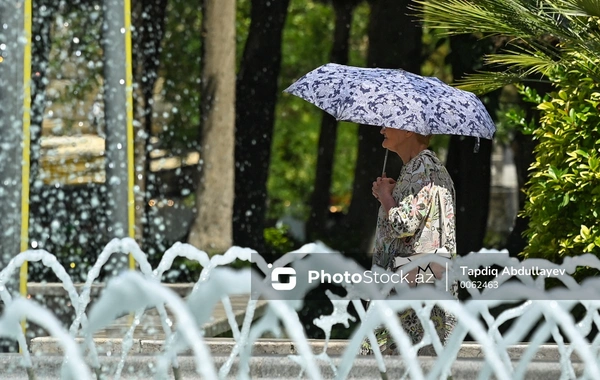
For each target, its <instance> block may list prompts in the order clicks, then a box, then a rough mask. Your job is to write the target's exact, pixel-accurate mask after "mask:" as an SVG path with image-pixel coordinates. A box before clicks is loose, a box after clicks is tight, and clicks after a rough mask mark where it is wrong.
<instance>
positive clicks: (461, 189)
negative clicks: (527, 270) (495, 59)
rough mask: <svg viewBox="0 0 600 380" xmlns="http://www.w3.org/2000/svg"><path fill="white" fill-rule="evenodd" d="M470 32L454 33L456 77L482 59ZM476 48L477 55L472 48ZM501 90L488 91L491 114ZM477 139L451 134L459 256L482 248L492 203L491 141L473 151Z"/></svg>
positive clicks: (450, 167) (448, 162)
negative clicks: (466, 33)
mask: <svg viewBox="0 0 600 380" xmlns="http://www.w3.org/2000/svg"><path fill="white" fill-rule="evenodd" d="M477 44H478V41H477V40H476V39H475V37H473V36H471V35H460V36H452V37H451V38H450V46H451V49H452V53H451V54H450V56H449V59H450V62H451V64H452V75H453V77H454V80H458V79H459V78H461V77H463V76H464V75H465V73H469V72H473V71H474V69H475V67H476V65H477V64H478V63H479V62H480V61H481V57H482V55H483V53H484V52H483V51H482V48H483V46H477ZM474 50H475V54H473V51H474ZM498 95H499V92H498V91H496V92H493V93H490V94H488V99H489V100H490V101H489V102H488V111H489V112H490V115H492V117H493V116H494V114H495V112H494V109H496V108H497V106H498ZM476 143H477V139H476V138H474V137H463V136H452V137H451V138H450V145H449V147H448V157H447V160H446V167H447V169H448V172H449V173H450V176H451V177H452V180H453V181H454V189H455V190H456V210H455V214H456V247H457V252H458V254H459V255H464V254H467V253H469V252H471V251H479V249H481V248H482V247H483V239H484V238H485V234H486V231H487V220H488V214H489V204H490V181H491V172H490V170H491V155H492V141H491V140H487V139H480V147H479V152H478V153H474V147H475V145H476Z"/></svg>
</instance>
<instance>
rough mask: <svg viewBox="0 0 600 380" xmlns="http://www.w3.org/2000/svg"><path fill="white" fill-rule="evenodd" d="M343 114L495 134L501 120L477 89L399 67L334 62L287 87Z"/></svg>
mask: <svg viewBox="0 0 600 380" xmlns="http://www.w3.org/2000/svg"><path fill="white" fill-rule="evenodd" d="M285 92H288V93H290V94H292V95H296V96H298V97H300V98H302V99H304V100H306V101H308V102H310V103H313V104H314V105H316V106H317V107H319V108H321V109H322V110H324V111H326V112H328V113H329V114H331V115H333V116H334V117H335V118H336V119H337V120H343V121H351V122H355V123H360V124H370V125H376V126H381V127H387V128H396V129H402V130H406V131H412V132H416V133H419V134H422V135H431V134H449V135H462V136H473V137H483V138H486V139H492V137H493V135H494V132H495V131H496V126H495V124H494V122H493V121H492V118H491V117H490V115H489V114H488V112H487V111H486V109H485V107H484V106H483V104H482V103H481V101H480V100H479V98H477V96H475V94H473V93H471V92H467V91H463V90H459V89H457V88H454V87H451V86H448V85H447V84H445V83H444V82H442V81H441V80H439V79H437V78H433V77H422V76H420V75H416V74H412V73H409V72H406V71H404V70H398V69H369V68H363V67H353V66H345V65H339V64H335V63H328V64H326V65H323V66H321V67H318V68H316V69H314V70H313V71H311V72H309V73H308V74H306V75H305V76H303V77H302V78H300V79H298V80H297V81H296V82H294V83H293V84H292V85H291V86H290V87H288V88H287V89H285Z"/></svg>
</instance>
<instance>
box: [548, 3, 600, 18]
mask: <svg viewBox="0 0 600 380" xmlns="http://www.w3.org/2000/svg"><path fill="white" fill-rule="evenodd" d="M546 3H547V4H548V5H549V6H551V7H552V8H554V9H556V11H557V12H558V13H560V14H563V15H566V16H570V17H590V16H592V17H600V2H599V1H598V0H553V1H546Z"/></svg>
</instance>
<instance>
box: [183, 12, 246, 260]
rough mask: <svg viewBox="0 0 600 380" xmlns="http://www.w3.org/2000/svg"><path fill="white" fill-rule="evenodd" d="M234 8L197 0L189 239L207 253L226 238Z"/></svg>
mask: <svg viewBox="0 0 600 380" xmlns="http://www.w3.org/2000/svg"><path fill="white" fill-rule="evenodd" d="M235 12H236V7H235V0H204V1H203V22H202V35H203V37H204V41H203V66H202V101H201V102H202V104H201V107H202V109H201V110H202V127H201V128H202V131H201V132H202V133H201V139H200V158H201V162H200V164H199V165H200V166H201V169H200V170H201V171H200V178H199V181H198V188H197V189H196V209H197V214H196V217H195V220H194V223H193V225H192V229H191V231H190V237H189V243H190V244H192V245H194V246H196V247H198V248H201V249H204V250H206V251H210V252H224V251H225V250H227V248H229V247H230V246H231V243H232V239H231V237H232V233H231V231H232V230H231V218H232V207H233V189H234V162H233V156H234V141H235V140H234V130H235V124H234V123H235V118H234V115H235V14H236V13H235Z"/></svg>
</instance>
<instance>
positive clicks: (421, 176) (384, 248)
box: [373, 149, 456, 270]
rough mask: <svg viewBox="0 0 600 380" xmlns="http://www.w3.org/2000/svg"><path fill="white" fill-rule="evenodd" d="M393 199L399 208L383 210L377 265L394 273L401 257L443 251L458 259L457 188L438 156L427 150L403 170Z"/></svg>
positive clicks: (378, 228) (379, 216)
mask: <svg viewBox="0 0 600 380" xmlns="http://www.w3.org/2000/svg"><path fill="white" fill-rule="evenodd" d="M392 197H393V198H394V199H395V200H396V204H397V205H398V206H397V207H393V208H391V209H390V211H389V212H388V213H386V212H385V208H383V207H380V208H379V215H378V217H377V229H376V232H375V247H374V251H373V265H377V266H380V267H382V268H384V269H391V270H393V269H396V267H397V266H398V265H397V264H395V263H396V260H395V259H396V258H397V257H408V256H412V255H416V254H420V253H435V252H436V251H437V250H438V249H439V248H442V247H443V248H445V249H446V252H449V253H451V255H452V256H454V254H455V252H456V232H455V219H454V205H455V194H454V184H453V182H452V179H451V178H450V175H449V174H448V171H447V170H446V168H445V167H444V166H443V165H442V163H441V162H440V160H439V159H438V158H437V156H436V155H435V153H433V152H432V151H430V150H427V149H425V150H423V151H421V152H420V153H419V154H418V155H416V156H415V157H413V158H412V159H411V160H410V161H409V162H408V163H406V164H405V165H404V166H403V167H402V171H401V172H400V176H399V177H398V180H397V182H396V186H395V187H394V190H393V192H392ZM447 255H448V254H444V256H447Z"/></svg>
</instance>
